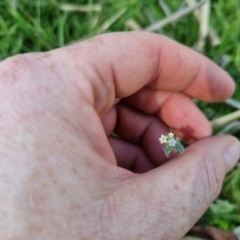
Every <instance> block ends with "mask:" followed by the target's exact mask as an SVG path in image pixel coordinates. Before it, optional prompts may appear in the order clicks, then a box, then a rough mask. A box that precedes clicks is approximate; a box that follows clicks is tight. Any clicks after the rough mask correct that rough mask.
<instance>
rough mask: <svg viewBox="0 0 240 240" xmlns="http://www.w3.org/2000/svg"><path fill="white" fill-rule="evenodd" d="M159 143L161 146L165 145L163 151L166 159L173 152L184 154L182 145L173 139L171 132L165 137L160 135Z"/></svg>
mask: <svg viewBox="0 0 240 240" xmlns="http://www.w3.org/2000/svg"><path fill="white" fill-rule="evenodd" d="M159 141H160V143H161V144H165V147H164V148H163V151H164V153H165V155H166V156H167V157H168V158H169V157H170V155H171V154H172V153H173V152H178V153H183V152H184V147H183V145H182V144H181V143H180V142H179V141H178V140H176V139H175V138H174V134H173V133H172V132H170V133H169V134H168V135H167V136H164V135H161V137H160V138H159Z"/></svg>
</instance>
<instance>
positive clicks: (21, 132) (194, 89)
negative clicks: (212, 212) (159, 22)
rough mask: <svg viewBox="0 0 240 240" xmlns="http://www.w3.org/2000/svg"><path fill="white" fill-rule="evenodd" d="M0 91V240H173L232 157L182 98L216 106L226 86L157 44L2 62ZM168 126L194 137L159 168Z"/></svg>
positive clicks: (124, 39)
mask: <svg viewBox="0 0 240 240" xmlns="http://www.w3.org/2000/svg"><path fill="white" fill-rule="evenodd" d="M0 86H1V87H0V89H1V94H0V113H1V115H0V129H1V135H0V142H1V144H0V156H1V157H0V191H1V195H0V216H1V220H0V232H1V238H2V239H4V240H5V239H6V240H10V239H11V240H13V239H14V240H15V239H17V240H26V239H31V240H33V239H45V240H55V239H57V240H61V239H64V240H65V239H68V240H75V239H180V238H181V237H182V236H183V235H184V234H185V233H186V232H187V231H188V230H189V229H190V228H191V227H192V225H193V224H194V223H195V222H196V221H197V220H198V219H199V218H200V216H201V215H202V214H203V213H204V211H205V210H206V209H207V207H208V206H209V204H210V203H211V202H212V201H213V200H214V199H215V198H216V197H217V195H218V194H219V191H220V189H221V184H222V181H223V178H224V175H225V173H226V172H227V171H228V170H230V169H231V168H232V167H233V166H234V165H235V163H236V162H237V160H238V157H239V152H240V148H239V143H238V141H237V140H236V139H235V138H233V137H231V136H218V137H209V138H205V137H207V136H209V135H210V134H211V128H210V125H209V123H208V121H207V119H206V118H205V117H204V115H203V114H202V113H201V111H199V110H198V109H197V107H196V106H195V105H194V104H193V103H192V101H191V99H190V98H191V97H194V98H198V99H201V100H205V101H210V102H217V101H222V100H224V99H226V98H227V97H229V96H230V95H231V94H232V93H233V91H234V83H233V81H232V80H231V78H230V77H229V76H228V74H227V73H226V72H224V71H223V70H221V69H220V68H219V67H217V66H216V65H215V64H214V63H213V62H211V61H209V60H208V59H206V58H205V57H203V56H201V55H200V54H198V53H196V52H194V51H192V50H190V49H188V48H186V47H184V46H182V45H180V44H178V43H176V42H174V41H172V40H170V39H167V38H166V37H163V36H158V35H155V34H149V33H142V32H134V33H113V34H105V35H102V36H98V37H95V38H92V39H89V40H87V41H84V42H81V43H77V44H74V45H72V46H68V47H65V48H62V49H57V50H53V51H50V52H47V53H32V54H25V55H20V56H16V57H13V58H10V59H8V60H5V61H4V62H2V63H1V65H0ZM120 99H123V100H122V101H119V100H120ZM168 126H169V127H171V128H172V129H173V130H174V132H175V133H176V134H177V135H178V136H180V137H182V138H184V139H186V140H188V141H196V140H197V139H200V138H204V139H202V140H199V141H196V142H195V143H193V144H192V145H191V146H189V147H188V148H187V149H186V152H185V153H184V154H182V155H179V156H175V157H174V158H172V159H170V160H169V159H166V157H165V156H164V153H163V151H162V146H161V145H160V143H159V140H158V138H159V137H160V135H161V134H166V133H167V132H168ZM113 130H114V131H115V132H116V133H117V134H118V135H119V136H120V138H114V137H111V136H110V134H111V132H112V131H113ZM163 163H164V164H163ZM117 164H118V165H119V166H120V167H119V166H117ZM130 170H132V171H130ZM134 172H137V173H143V174H135V173H134Z"/></svg>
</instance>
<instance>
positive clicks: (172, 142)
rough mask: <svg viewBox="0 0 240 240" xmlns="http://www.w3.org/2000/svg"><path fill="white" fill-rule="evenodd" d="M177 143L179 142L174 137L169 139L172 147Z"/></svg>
mask: <svg viewBox="0 0 240 240" xmlns="http://www.w3.org/2000/svg"><path fill="white" fill-rule="evenodd" d="M176 143H177V141H176V140H175V139H174V138H171V139H169V140H168V145H169V146H170V147H175V146H176Z"/></svg>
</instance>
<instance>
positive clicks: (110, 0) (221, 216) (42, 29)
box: [0, 0, 240, 230]
mask: <svg viewBox="0 0 240 240" xmlns="http://www.w3.org/2000/svg"><path fill="white" fill-rule="evenodd" d="M10 2H11V1H10V0H1V1H0V59H5V58H7V57H9V56H12V55H15V54H18V53H24V52H32V51H47V50H51V49H53V48H58V47H61V46H64V45H67V44H70V43H73V42H75V41H78V40H79V39H85V38H88V37H91V36H93V35H96V34H99V33H101V32H102V31H103V32H112V31H129V29H128V27H127V26H126V24H125V22H126V20H128V19H130V18H132V19H134V20H135V21H137V22H138V23H139V24H140V26H141V27H142V28H144V27H146V26H148V25H149V24H151V23H152V22H154V21H156V20H159V19H163V18H164V17H165V13H164V11H163V9H161V7H160V5H159V4H158V1H147V0H98V1H97V0H88V1H87V0H86V1H83V0H71V1H70V0H65V1H63V0H31V1H29V0H16V2H17V3H18V4H17V5H18V6H17V9H14V7H13V6H12V5H11V4H10ZM12 2H13V0H12ZM166 2H167V3H168V5H169V7H170V9H171V11H172V12H175V11H177V10H178V9H179V3H182V2H183V1H182V2H181V1H178V0H168V1H166ZM60 3H71V4H84V5H88V6H91V5H92V4H101V5H102V11H100V12H95V11H91V12H65V11H62V10H60V9H59V4H60ZM116 14H119V16H118V18H117V19H113V17H114V15H116ZM109 19H112V20H115V21H112V23H111V24H110V25H109V26H108V27H106V28H104V26H106V22H108V21H109ZM211 26H212V27H213V28H214V29H215V31H216V32H217V34H218V35H219V37H220V39H221V44H220V45H219V46H217V47H212V46H211V44H210V41H209V40H207V43H206V46H205V48H204V51H203V54H205V55H206V56H208V57H209V58H211V59H212V60H213V61H215V62H216V63H217V64H219V65H220V66H222V67H223V68H225V69H226V70H227V71H228V72H229V74H230V75H231V76H232V77H233V78H234V79H235V81H236V84H237V90H236V93H235V94H234V98H235V99H236V100H238V101H240V2H239V0H229V1H227V3H226V1H225V0H212V8H211ZM161 33H162V34H165V35H167V36H169V37H171V38H173V39H176V40H177V41H179V42H181V43H183V44H185V45H187V46H190V47H193V46H194V44H195V43H196V42H197V39H198V23H197V21H196V19H195V18H194V16H193V14H190V15H189V16H187V17H184V18H182V19H181V20H179V21H177V22H175V23H174V24H170V25H168V26H166V27H165V28H164V29H162V30H161ZM226 57H227V58H228V59H229V61H228V62H227V63H226V64H225V63H224V61H223V59H224V58H226ZM199 107H200V108H201V109H202V111H203V112H204V113H205V114H206V115H207V116H208V117H209V118H210V119H212V118H215V117H218V116H222V115H225V114H227V113H229V112H232V111H233V109H232V108H231V107H229V106H227V105H226V104H224V103H220V104H208V103H199ZM236 136H237V137H239V138H240V133H237V134H236ZM219 199H220V200H218V201H216V202H215V203H214V204H213V205H212V206H211V207H210V208H209V210H208V211H207V212H206V214H205V215H204V216H203V217H202V218H201V220H200V222H201V223H204V224H210V225H213V226H217V227H221V228H223V229H230V230H232V229H234V228H235V227H236V226H238V225H240V167H237V168H236V169H235V170H233V171H232V172H231V173H230V174H229V175H228V177H227V178H226V181H225V183H224V186H223V190H222V192H221V195H220V196H219ZM223 212H224V213H223Z"/></svg>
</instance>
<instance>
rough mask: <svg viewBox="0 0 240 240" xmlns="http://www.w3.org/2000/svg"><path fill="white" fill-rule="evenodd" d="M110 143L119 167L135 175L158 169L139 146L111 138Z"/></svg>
mask: <svg viewBox="0 0 240 240" xmlns="http://www.w3.org/2000/svg"><path fill="white" fill-rule="evenodd" d="M109 143H110V145H111V147H112V149H113V152H114V154H115V156H116V159H117V163H118V166H120V167H122V168H125V169H128V170H130V171H133V172H135V173H144V172H147V171H149V170H152V169H153V168H155V167H156V164H154V163H153V162H152V161H151V160H150V159H149V158H148V156H147V155H146V154H145V153H144V151H143V150H142V149H141V148H140V147H139V146H137V145H135V144H131V143H128V142H125V141H123V140H121V139H119V138H113V137H110V138H109Z"/></svg>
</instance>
